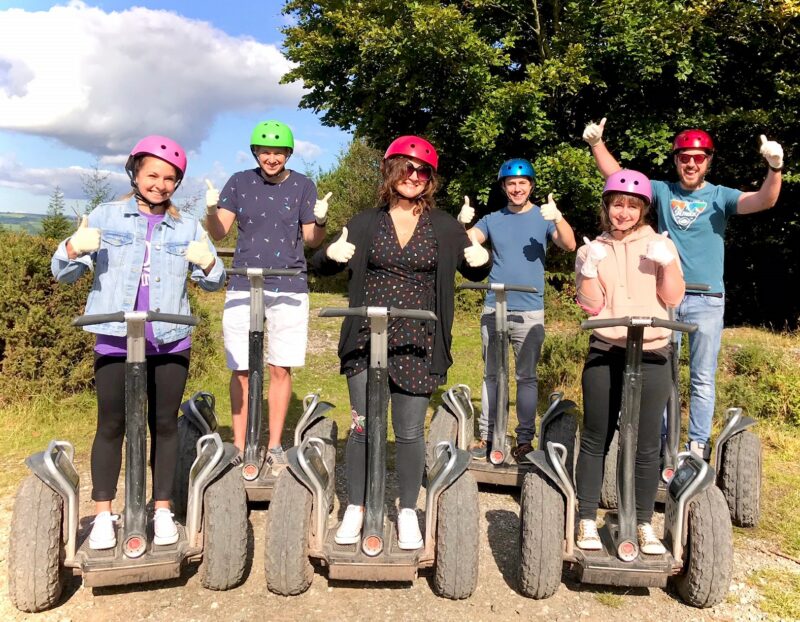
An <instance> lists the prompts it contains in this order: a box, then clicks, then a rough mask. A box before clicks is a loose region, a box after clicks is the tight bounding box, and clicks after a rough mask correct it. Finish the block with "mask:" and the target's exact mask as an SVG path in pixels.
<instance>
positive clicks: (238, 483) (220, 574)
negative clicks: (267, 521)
mask: <svg viewBox="0 0 800 622" xmlns="http://www.w3.org/2000/svg"><path fill="white" fill-rule="evenodd" d="M203 542H204V547H203V563H202V564H201V565H200V583H201V584H202V585H203V587H204V588H207V589H209V590H229V589H231V588H233V587H236V586H237V585H239V584H240V583H241V582H242V580H243V578H244V573H245V569H246V566H247V494H246V492H245V489H244V482H243V480H242V475H241V472H240V471H239V469H236V468H233V467H228V470H227V471H225V473H224V474H223V475H222V476H221V477H219V478H217V479H216V480H215V481H214V482H213V483H211V484H210V485H209V487H208V488H206V492H205V495H204V496H203Z"/></svg>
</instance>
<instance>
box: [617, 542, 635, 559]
mask: <svg viewBox="0 0 800 622" xmlns="http://www.w3.org/2000/svg"><path fill="white" fill-rule="evenodd" d="M617 553H619V558H620V559H621V560H622V561H624V562H630V561H633V560H634V559H636V555H637V554H638V553H639V551H638V550H637V547H636V545H635V544H634V543H633V542H631V541H630V540H625V541H624V542H620V544H619V547H618V548H617Z"/></svg>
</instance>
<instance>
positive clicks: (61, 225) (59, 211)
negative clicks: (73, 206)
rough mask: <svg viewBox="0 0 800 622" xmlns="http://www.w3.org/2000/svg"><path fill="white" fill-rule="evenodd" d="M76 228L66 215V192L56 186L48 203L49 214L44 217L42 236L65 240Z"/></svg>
mask: <svg viewBox="0 0 800 622" xmlns="http://www.w3.org/2000/svg"><path fill="white" fill-rule="evenodd" d="M74 230H75V225H74V224H73V223H72V222H71V221H70V219H69V218H67V217H66V216H65V215H64V193H63V192H61V188H60V187H59V186H56V187H55V189H54V190H53V194H52V195H50V202H49V203H48V204H47V216H45V217H44V218H42V225H41V231H42V236H43V237H46V238H54V239H56V240H63V239H64V238H66V237H67V236H68V235H69V234H70V233H72V232H73V231H74Z"/></svg>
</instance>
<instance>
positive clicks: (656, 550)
mask: <svg viewBox="0 0 800 622" xmlns="http://www.w3.org/2000/svg"><path fill="white" fill-rule="evenodd" d="M636 533H637V534H638V536H639V550H640V551H641V552H642V553H644V554H645V555H663V554H664V553H666V552H667V549H665V548H664V545H663V544H662V543H661V540H659V539H658V536H657V535H656V532H655V531H653V526H652V525H651V524H650V523H639V524H638V525H637V527H636Z"/></svg>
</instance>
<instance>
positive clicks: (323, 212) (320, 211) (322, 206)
mask: <svg viewBox="0 0 800 622" xmlns="http://www.w3.org/2000/svg"><path fill="white" fill-rule="evenodd" d="M332 194H333V192H329V193H328V194H326V195H325V196H324V197H322V198H321V199H319V200H317V202H316V203H314V219H315V220H316V221H317V225H318V226H320V227H324V226H325V223H327V222H328V199H330V198H331V195H332Z"/></svg>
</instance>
